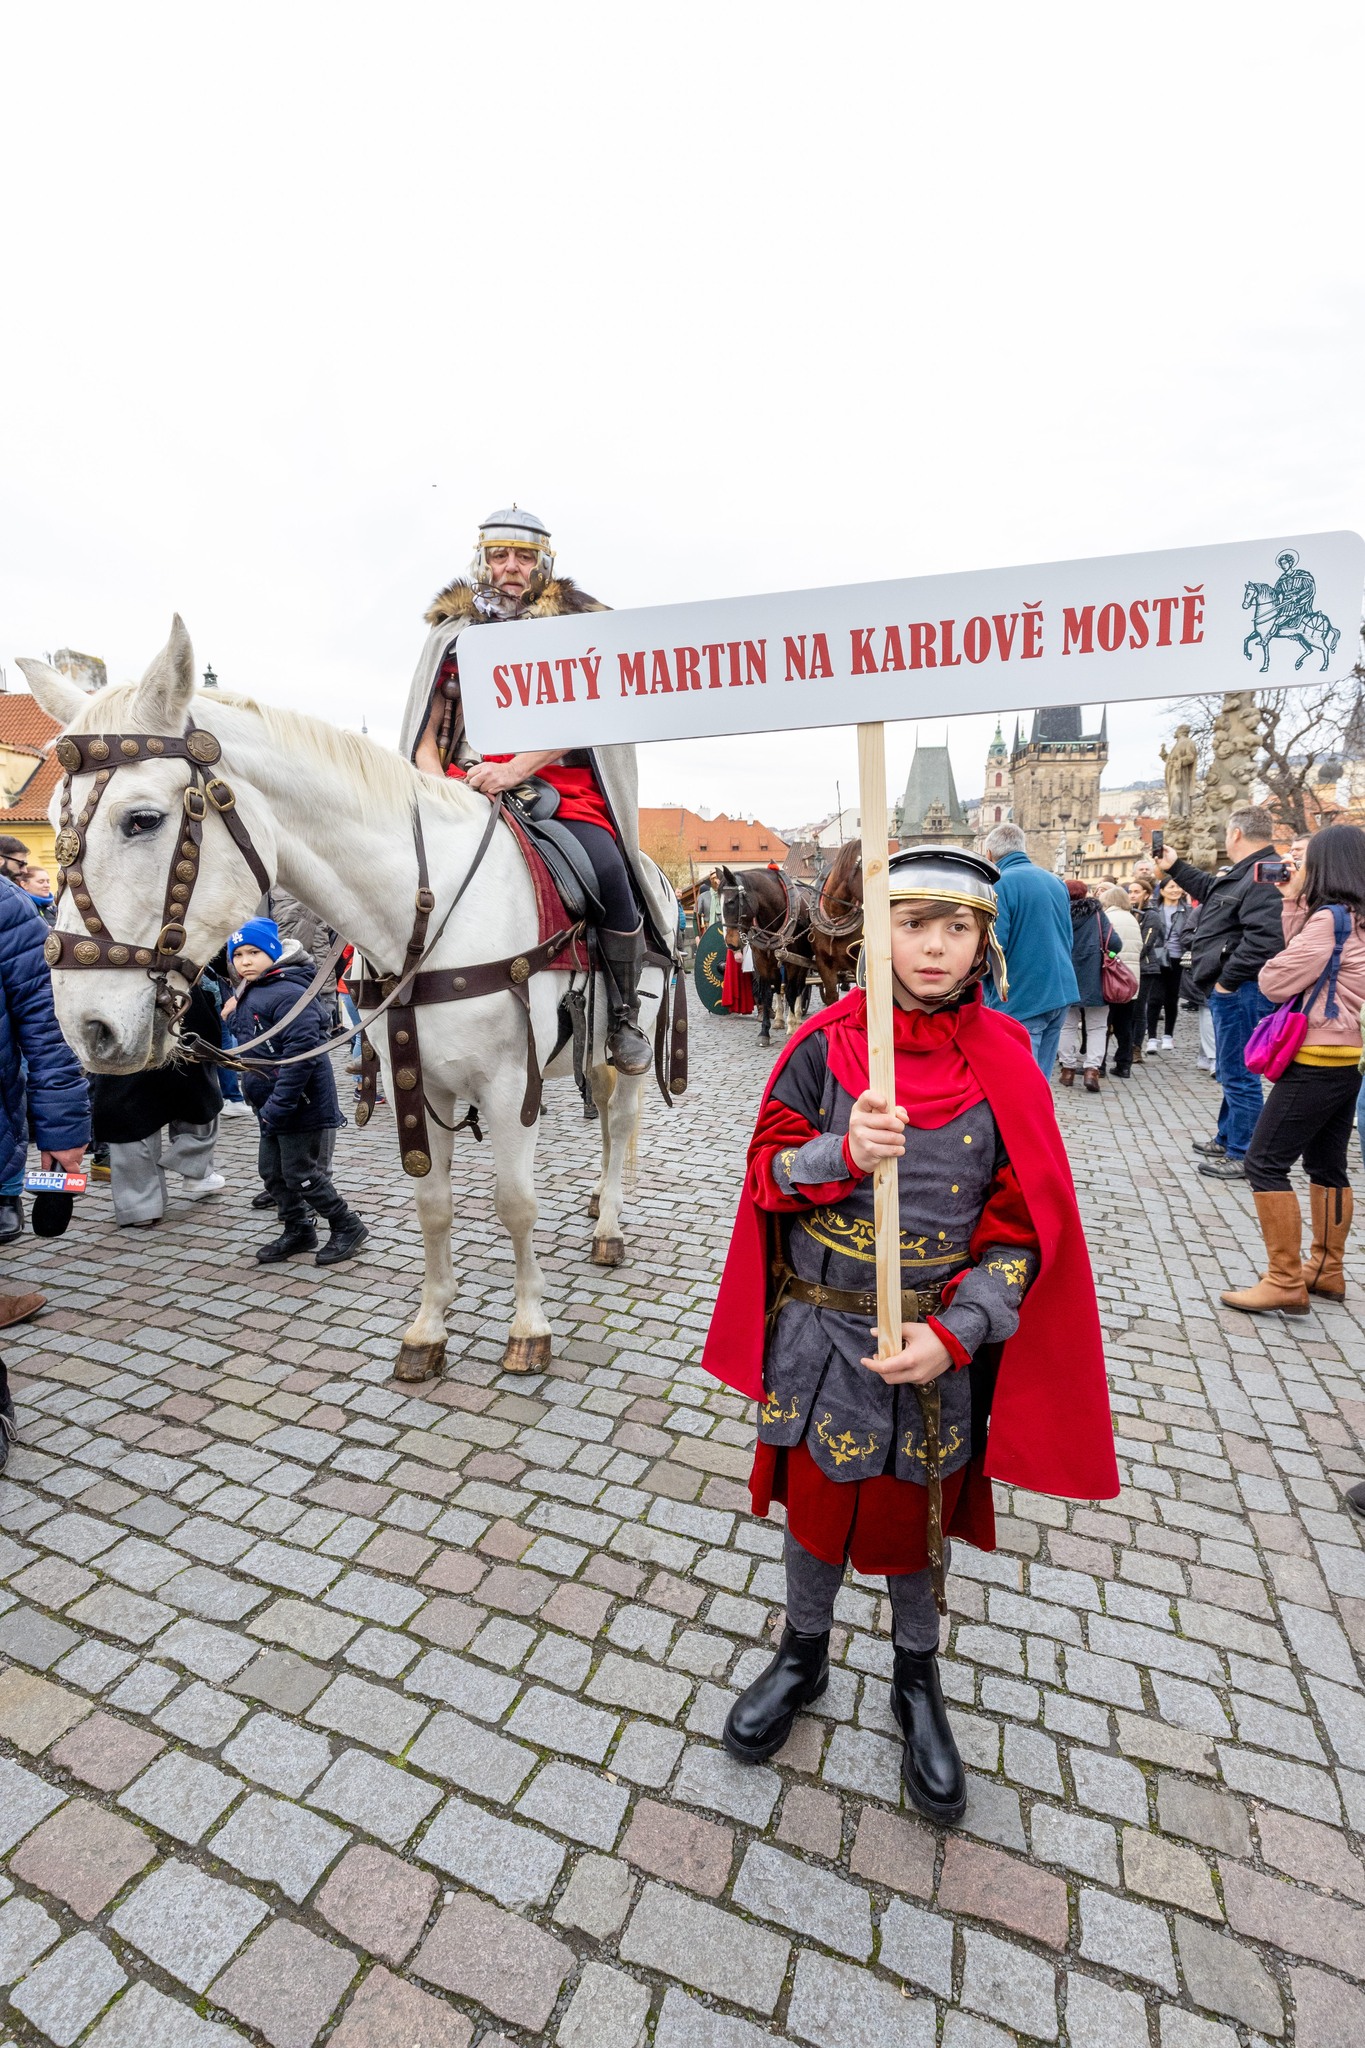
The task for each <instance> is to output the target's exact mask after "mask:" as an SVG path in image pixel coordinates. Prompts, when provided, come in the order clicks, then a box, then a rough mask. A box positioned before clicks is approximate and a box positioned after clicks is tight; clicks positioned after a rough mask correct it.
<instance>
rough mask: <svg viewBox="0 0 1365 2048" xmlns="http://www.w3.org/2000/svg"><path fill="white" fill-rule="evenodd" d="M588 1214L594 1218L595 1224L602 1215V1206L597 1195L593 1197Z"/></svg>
mask: <svg viewBox="0 0 1365 2048" xmlns="http://www.w3.org/2000/svg"><path fill="white" fill-rule="evenodd" d="M588 1214H589V1216H591V1217H592V1219H593V1221H594V1223H595V1222H596V1221H597V1218H598V1217H599V1216H600V1215H601V1214H602V1204H601V1202H600V1201H599V1200H598V1198H597V1196H596V1195H594V1196H593V1198H592V1200H591V1201H590V1202H589V1204H588Z"/></svg>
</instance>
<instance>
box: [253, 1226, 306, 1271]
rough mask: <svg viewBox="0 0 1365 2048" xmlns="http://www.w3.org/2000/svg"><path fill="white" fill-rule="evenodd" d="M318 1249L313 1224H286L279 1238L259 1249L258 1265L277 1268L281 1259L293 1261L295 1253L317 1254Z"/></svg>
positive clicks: (257, 1254) (257, 1255)
mask: <svg viewBox="0 0 1365 2048" xmlns="http://www.w3.org/2000/svg"><path fill="white" fill-rule="evenodd" d="M317 1248H318V1234H317V1232H316V1230H314V1228H313V1226H312V1224H311V1223H286V1225H285V1227H284V1229H283V1231H282V1232H281V1233H280V1235H279V1236H278V1237H277V1238H274V1239H272V1240H271V1242H270V1243H269V1244H263V1245H261V1246H260V1247H259V1249H258V1250H257V1253H256V1264H257V1265H258V1266H277V1265H278V1264H279V1263H280V1260H281V1259H292V1258H293V1256H294V1254H295V1252H315V1251H316V1250H317Z"/></svg>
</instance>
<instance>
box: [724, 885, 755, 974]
mask: <svg viewBox="0 0 1365 2048" xmlns="http://www.w3.org/2000/svg"><path fill="white" fill-rule="evenodd" d="M719 873H720V921H721V926H722V928H723V930H724V932H725V943H726V945H727V946H728V947H729V948H730V951H731V952H732V953H742V952H743V951H744V942H745V939H746V938H747V937H748V933H749V927H750V926H751V925H752V923H753V921H754V920H753V912H752V911H751V910H750V908H749V905H748V903H747V901H746V899H745V895H744V880H743V877H742V876H740V875H737V874H736V873H735V872H734V870H733V869H732V868H721V869H720V870H719Z"/></svg>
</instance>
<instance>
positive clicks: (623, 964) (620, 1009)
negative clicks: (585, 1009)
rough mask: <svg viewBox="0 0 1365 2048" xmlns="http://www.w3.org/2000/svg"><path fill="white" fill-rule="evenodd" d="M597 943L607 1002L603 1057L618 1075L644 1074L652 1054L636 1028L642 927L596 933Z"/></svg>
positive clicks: (642, 945)
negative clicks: (600, 956)
mask: <svg viewBox="0 0 1365 2048" xmlns="http://www.w3.org/2000/svg"><path fill="white" fill-rule="evenodd" d="M597 944H598V947H599V949H600V951H601V955H602V965H603V967H604V968H605V969H606V981H607V996H608V1001H609V1020H608V1024H607V1058H608V1059H609V1060H610V1061H611V1063H612V1065H613V1066H614V1067H615V1069H616V1071H617V1073H618V1074H647V1073H648V1072H649V1069H650V1065H651V1062H652V1059H653V1055H652V1053H651V1051H650V1044H649V1040H648V1039H647V1038H646V1037H645V1034H644V1032H643V1031H642V1030H641V1029H640V969H641V968H642V967H643V966H644V961H645V934H644V927H643V925H642V926H640V927H639V928H638V929H637V930H636V931H633V932H609V931H599V932H598V934H597Z"/></svg>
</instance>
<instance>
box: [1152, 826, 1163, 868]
mask: <svg viewBox="0 0 1365 2048" xmlns="http://www.w3.org/2000/svg"><path fill="white" fill-rule="evenodd" d="M1165 851H1166V834H1165V833H1164V832H1163V831H1162V829H1161V827H1160V826H1159V825H1158V826H1157V827H1156V829H1155V831H1154V832H1153V833H1152V859H1153V860H1160V858H1161V856H1162V854H1163V853H1164V852H1165Z"/></svg>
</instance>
